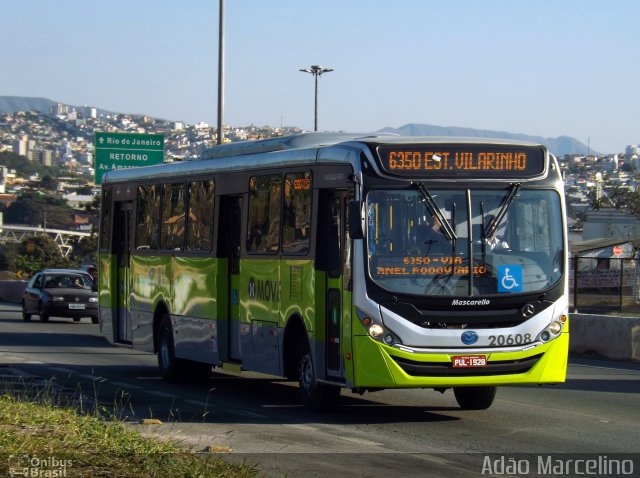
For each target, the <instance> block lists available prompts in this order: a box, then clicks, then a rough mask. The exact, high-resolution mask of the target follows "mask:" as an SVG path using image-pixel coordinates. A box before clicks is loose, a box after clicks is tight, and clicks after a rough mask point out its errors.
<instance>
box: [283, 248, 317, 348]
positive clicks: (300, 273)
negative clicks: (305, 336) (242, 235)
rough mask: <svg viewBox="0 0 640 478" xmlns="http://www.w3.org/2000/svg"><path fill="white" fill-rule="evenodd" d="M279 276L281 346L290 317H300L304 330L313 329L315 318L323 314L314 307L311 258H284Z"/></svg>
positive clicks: (313, 272) (314, 327) (314, 282)
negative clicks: (280, 289)
mask: <svg viewBox="0 0 640 478" xmlns="http://www.w3.org/2000/svg"><path fill="white" fill-rule="evenodd" d="M280 277H281V282H282V295H281V302H280V303H281V306H280V318H279V327H280V334H281V337H280V344H281V346H282V343H283V340H285V337H284V329H285V328H286V326H287V322H288V321H289V320H290V319H291V318H292V317H300V318H301V319H302V322H303V324H304V328H305V330H306V331H315V330H317V324H316V320H318V321H319V322H320V321H321V319H322V317H323V315H322V314H321V313H320V314H319V313H317V309H316V308H315V297H316V294H317V291H316V280H315V277H316V271H315V269H314V262H313V261H312V260H311V259H300V260H297V259H284V260H283V261H282V262H281V264H280ZM312 343H313V342H312ZM282 350H283V351H284V349H282ZM281 355H282V354H281ZM281 358H283V357H281Z"/></svg>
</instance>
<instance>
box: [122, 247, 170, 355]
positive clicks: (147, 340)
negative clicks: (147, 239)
mask: <svg viewBox="0 0 640 478" xmlns="http://www.w3.org/2000/svg"><path fill="white" fill-rule="evenodd" d="M131 277H132V279H131V281H132V283H131V285H130V288H129V290H130V291H131V328H132V338H133V347H134V348H136V349H140V350H146V351H149V352H153V317H154V315H155V311H156V307H157V306H158V304H159V303H161V302H162V303H164V304H166V306H167V307H168V308H169V312H171V309H172V304H173V301H172V297H171V290H170V289H171V280H170V278H171V258H170V257H165V256H151V255H132V256H131Z"/></svg>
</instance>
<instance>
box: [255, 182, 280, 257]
mask: <svg viewBox="0 0 640 478" xmlns="http://www.w3.org/2000/svg"><path fill="white" fill-rule="evenodd" d="M281 190H282V178H281V176H280V175H277V174H271V175H265V176H253V177H252V178H251V179H250V180H249V218H248V221H249V224H248V227H247V251H248V252H253V253H258V254H277V252H278V247H279V245H280V210H281V201H282V198H281Z"/></svg>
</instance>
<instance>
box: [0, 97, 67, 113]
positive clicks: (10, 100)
mask: <svg viewBox="0 0 640 478" xmlns="http://www.w3.org/2000/svg"><path fill="white" fill-rule="evenodd" d="M55 104H56V102H55V101H51V100H50V99H48V98H32V97H28V96H0V114H1V113H15V112H17V111H39V112H41V113H48V112H49V110H50V109H51V107H52V106H54V105H55Z"/></svg>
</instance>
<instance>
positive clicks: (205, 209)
mask: <svg viewBox="0 0 640 478" xmlns="http://www.w3.org/2000/svg"><path fill="white" fill-rule="evenodd" d="M214 192H215V184H214V182H213V180H212V179H210V180H207V181H193V182H190V183H189V212H188V216H187V250H188V251H200V252H209V251H210V250H211V246H212V245H213V222H214V221H213V217H214V215H213V211H214V203H213V200H214Z"/></svg>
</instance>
